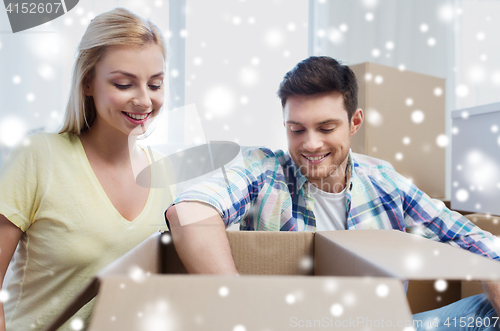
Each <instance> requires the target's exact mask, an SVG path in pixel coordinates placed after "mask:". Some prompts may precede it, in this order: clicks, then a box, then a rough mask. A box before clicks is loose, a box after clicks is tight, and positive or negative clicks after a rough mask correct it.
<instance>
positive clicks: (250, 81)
mask: <svg viewBox="0 0 500 331" xmlns="http://www.w3.org/2000/svg"><path fill="white" fill-rule="evenodd" d="M240 80H241V82H242V83H243V84H245V85H249V86H251V85H255V84H256V83H257V82H258V80H259V74H258V72H257V70H256V69H254V68H252V67H246V68H243V69H241V72H240Z"/></svg>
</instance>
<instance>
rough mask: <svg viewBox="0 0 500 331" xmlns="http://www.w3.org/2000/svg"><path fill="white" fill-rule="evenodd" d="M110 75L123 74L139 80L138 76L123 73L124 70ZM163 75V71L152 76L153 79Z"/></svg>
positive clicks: (112, 72)
mask: <svg viewBox="0 0 500 331" xmlns="http://www.w3.org/2000/svg"><path fill="white" fill-rule="evenodd" d="M110 74H122V75H125V76H128V77H131V78H137V76H136V75H134V74H131V73H130V72H126V71H123V70H115V71H111V72H110ZM163 74H164V73H163V71H160V72H159V73H157V74H154V75H153V76H151V78H155V77H158V76H162V75H163Z"/></svg>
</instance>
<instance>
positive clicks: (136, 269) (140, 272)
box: [128, 266, 146, 283]
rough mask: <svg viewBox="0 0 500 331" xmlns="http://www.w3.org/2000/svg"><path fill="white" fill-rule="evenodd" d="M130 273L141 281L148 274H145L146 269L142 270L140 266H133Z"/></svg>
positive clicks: (136, 279)
mask: <svg viewBox="0 0 500 331" xmlns="http://www.w3.org/2000/svg"><path fill="white" fill-rule="evenodd" d="M128 275H129V277H130V278H132V280H134V281H135V282H138V283H141V282H143V281H144V280H145V279H146V275H145V274H144V270H142V269H141V268H140V267H138V266H133V267H131V268H130V269H129V272H128Z"/></svg>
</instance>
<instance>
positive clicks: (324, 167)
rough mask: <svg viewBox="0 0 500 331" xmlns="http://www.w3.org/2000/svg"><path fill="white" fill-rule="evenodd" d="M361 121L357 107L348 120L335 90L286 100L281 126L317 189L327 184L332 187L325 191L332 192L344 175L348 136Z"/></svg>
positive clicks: (350, 135) (295, 158) (360, 111)
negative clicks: (282, 125)
mask: <svg viewBox="0 0 500 331" xmlns="http://www.w3.org/2000/svg"><path fill="white" fill-rule="evenodd" d="M362 122H363V112H362V110H361V109H358V110H356V112H355V114H354V115H353V117H352V119H351V123H349V121H348V119H347V111H346V110H345V108H344V100H343V97H342V94H340V93H338V92H328V93H319V94H314V95H295V96H292V97H289V98H288V99H287V101H286V104H285V107H284V125H285V128H286V134H287V138H288V150H289V152H290V156H291V157H292V159H293V161H294V162H295V164H296V165H297V166H298V167H299V168H300V170H301V172H302V174H304V176H306V177H307V179H308V180H309V182H311V183H312V184H315V185H316V186H317V187H319V188H322V187H324V184H325V183H329V184H330V185H331V186H330V187H331V189H330V190H328V189H327V190H328V191H330V192H334V190H333V188H334V187H333V186H334V185H335V184H338V183H340V181H342V180H343V179H344V178H345V177H344V176H345V175H344V170H345V166H346V165H347V157H348V154H349V148H350V145H351V137H352V136H353V135H354V134H355V133H356V131H357V130H358V129H359V127H360V126H361V123H362ZM337 169H339V172H338V173H337ZM341 184H342V185H343V184H344V182H343V181H342V183H341Z"/></svg>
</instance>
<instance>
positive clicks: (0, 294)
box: [0, 290, 10, 302]
mask: <svg viewBox="0 0 500 331" xmlns="http://www.w3.org/2000/svg"><path fill="white" fill-rule="evenodd" d="M9 298H10V295H9V292H7V290H1V291H0V302H7V301H9Z"/></svg>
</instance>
